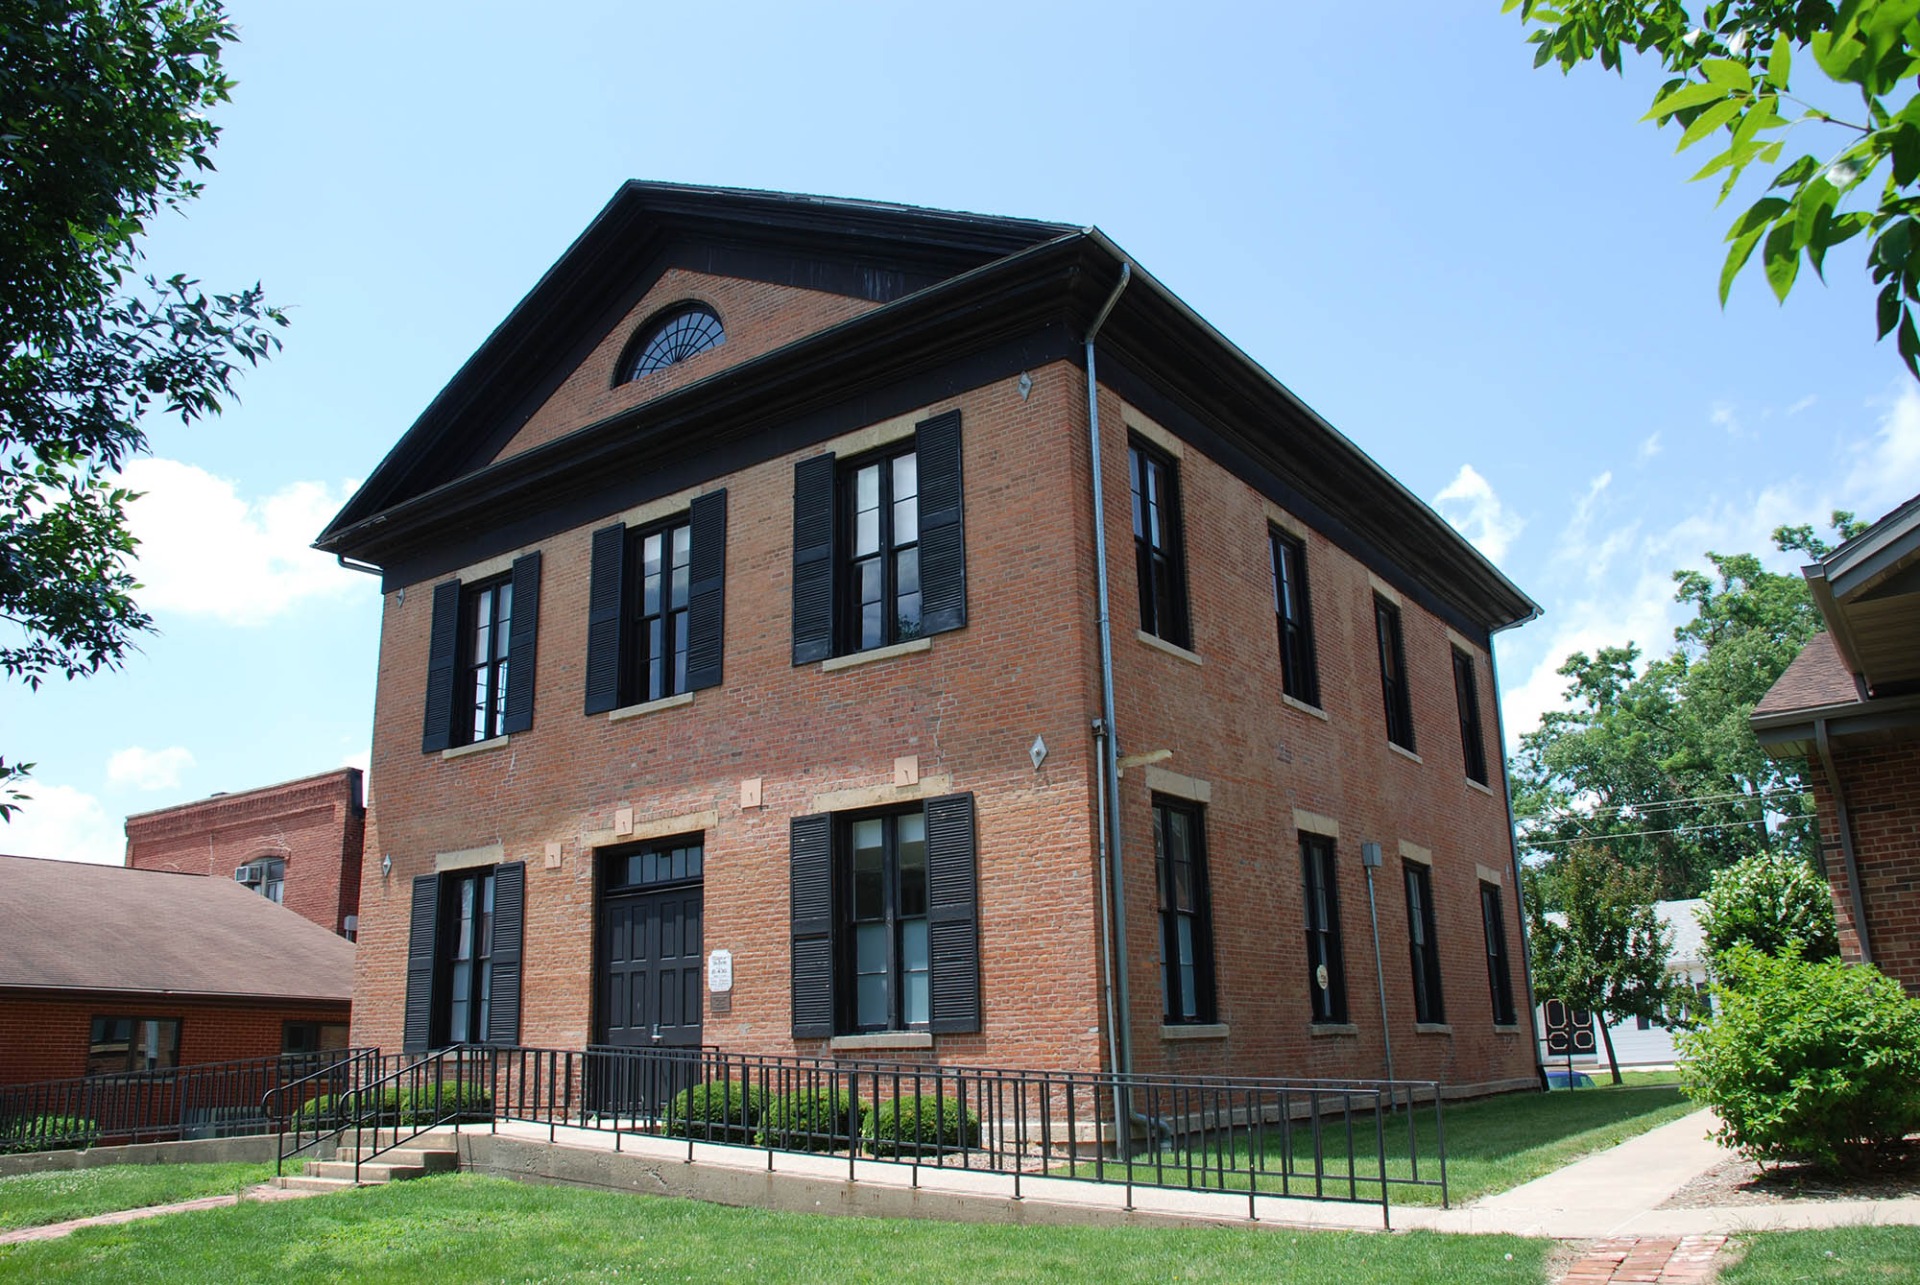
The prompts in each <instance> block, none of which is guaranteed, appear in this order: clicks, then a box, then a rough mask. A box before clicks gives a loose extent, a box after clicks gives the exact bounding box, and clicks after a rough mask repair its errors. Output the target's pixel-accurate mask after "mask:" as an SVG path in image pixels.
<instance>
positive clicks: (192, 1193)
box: [0, 1165, 273, 1231]
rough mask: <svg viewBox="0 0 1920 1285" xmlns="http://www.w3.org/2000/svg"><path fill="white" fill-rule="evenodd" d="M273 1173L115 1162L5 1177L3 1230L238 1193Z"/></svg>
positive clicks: (0, 1192) (0, 1195)
mask: <svg viewBox="0 0 1920 1285" xmlns="http://www.w3.org/2000/svg"><path fill="white" fill-rule="evenodd" d="M271 1177H273V1166H272V1165H111V1166H108V1167H105V1168H101V1169H56V1170H52V1171H50V1172H47V1173H27V1174H19V1175H16V1176H15V1177H12V1178H0V1231H11V1230H14V1229H15V1228H20V1227H44V1226H46V1225H47V1224H48V1223H63V1222H66V1221H67V1220H68V1219H69V1218H85V1217H88V1216H89V1215H92V1214H107V1213H112V1212H114V1211H115V1210H118V1209H144V1208H146V1207H147V1206H149V1205H170V1204H172V1203H173V1202H174V1201H176V1200H193V1199H196V1198H198V1197H200V1196H226V1195H232V1194H233V1193H234V1192H237V1191H243V1190H245V1189H246V1188H248V1187H252V1186H255V1185H257V1184H259V1183H263V1182H265V1181H267V1180H268V1179H269V1178H271Z"/></svg>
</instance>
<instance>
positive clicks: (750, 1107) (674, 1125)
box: [666, 1080, 766, 1142]
mask: <svg viewBox="0 0 1920 1285" xmlns="http://www.w3.org/2000/svg"><path fill="white" fill-rule="evenodd" d="M765 1103H766V1095H765V1093H764V1092H762V1091H761V1089H760V1088H759V1087H758V1086H756V1085H752V1084H744V1083H742V1082H740V1081H739V1080H709V1081H707V1082H706V1083H705V1084H696V1085H693V1086H692V1087H691V1088H686V1089H682V1090H680V1092H678V1093H676V1094H674V1095H673V1098H672V1100H671V1101H669V1102H668V1103H667V1123H666V1131H667V1132H668V1133H670V1134H672V1135H673V1136H675V1137H678V1138H685V1137H688V1136H692V1137H695V1138H704V1139H705V1140H706V1141H708V1142H752V1141H753V1140H754V1139H755V1137H756V1135H757V1133H758V1131H759V1126H760V1109H761V1107H762V1106H764V1105H765Z"/></svg>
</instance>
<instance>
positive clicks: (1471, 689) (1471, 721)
mask: <svg viewBox="0 0 1920 1285" xmlns="http://www.w3.org/2000/svg"><path fill="white" fill-rule="evenodd" d="M1453 698H1454V700H1455V701H1456V702H1457V703H1458V704H1459V706H1460V755H1461V757H1462V758H1463V759H1464V760H1465V762H1466V765H1467V779H1468V780H1469V781H1478V782H1479V783H1480V784H1481V785H1485V784H1486V783H1487V742H1486V737H1484V736H1483V735H1481V732H1480V684H1479V681H1478V679H1477V677H1476V676H1475V674H1474V671H1473V657H1472V656H1469V655H1468V654H1467V653H1466V652H1464V651H1461V650H1460V649H1459V648H1458V647H1455V648H1454V649H1453Z"/></svg>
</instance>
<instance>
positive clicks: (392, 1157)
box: [321, 1146, 460, 1173]
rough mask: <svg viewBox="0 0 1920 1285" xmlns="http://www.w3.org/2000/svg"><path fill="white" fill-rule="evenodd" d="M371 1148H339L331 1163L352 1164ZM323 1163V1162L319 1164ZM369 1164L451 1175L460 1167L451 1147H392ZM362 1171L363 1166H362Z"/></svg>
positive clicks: (374, 1157) (370, 1159)
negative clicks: (402, 1166)
mask: <svg viewBox="0 0 1920 1285" xmlns="http://www.w3.org/2000/svg"><path fill="white" fill-rule="evenodd" d="M372 1151H373V1148H372V1147H365V1148H362V1147H341V1148H340V1149H339V1150H338V1151H335V1152H334V1153H333V1162H332V1163H336V1164H338V1163H340V1162H343V1161H344V1162H346V1163H349V1164H350V1163H352V1162H353V1161H355V1160H359V1159H362V1158H363V1157H367V1156H368V1153H369V1152H372ZM321 1163H325V1162H321ZM369 1163H373V1164H388V1165H409V1166H414V1167H417V1168H419V1169H420V1170H422V1171H423V1172H426V1173H451V1172H452V1171H453V1170H455V1169H458V1168H459V1167H460V1153H459V1152H457V1151H455V1150H454V1149H453V1148H452V1147H414V1146H406V1147H392V1148H389V1149H388V1150H386V1151H382V1152H380V1153H379V1154H378V1155H377V1156H372V1157H370V1158H369ZM362 1168H363V1169H364V1168H365V1166H364V1165H363V1166H362Z"/></svg>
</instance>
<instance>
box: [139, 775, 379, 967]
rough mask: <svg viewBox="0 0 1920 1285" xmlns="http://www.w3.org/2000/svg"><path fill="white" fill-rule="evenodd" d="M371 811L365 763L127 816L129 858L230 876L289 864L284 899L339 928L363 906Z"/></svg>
mask: <svg viewBox="0 0 1920 1285" xmlns="http://www.w3.org/2000/svg"><path fill="white" fill-rule="evenodd" d="M365 826H366V812H365V809H364V808H363V807H362V806H361V799H360V769H359V768H352V767H348V768H340V769H338V770H336V771H333V772H326V773H322V774H321V775H319V776H311V777H306V778H304V779H302V780H298V781H287V782H285V783H283V784H280V785H271V786H266V787H264V788H262V789H258V790H247V791H244V792H242V793H238V794H221V795H216V796H214V797H213V798H210V799H201V800H199V801H197V802H194V803H185V804H181V805H180V806H178V807H172V808H162V809H160V810H158V811H155V812H144V813H140V814H139V815H136V816H132V817H128V818H127V864H128V865H129V866H131V867H133V868H134V869H137V870H177V871H181V872H184V873H187V874H198V875H207V876H209V877H212V878H216V879H231V878H232V877H233V872H234V870H235V869H237V868H238V867H240V866H242V865H245V864H247V863H248V862H251V861H256V860H259V859H261V858H267V857H271V858H278V859H279V860H282V861H285V862H286V863H287V868H286V888H285V892H284V895H283V897H282V904H283V905H285V906H286V907H287V909H289V910H291V911H293V912H295V913H296V914H299V915H301V916H303V917H305V918H307V919H310V920H312V921H313V922H314V923H316V924H319V925H320V926H321V927H322V928H325V929H327V930H328V931H329V932H340V931H341V930H342V927H343V925H344V924H345V922H346V917H347V916H348V915H352V914H357V913H358V912H359V908H360V852H361V847H362V845H363V843H364V841H365V836H364V830H365Z"/></svg>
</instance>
